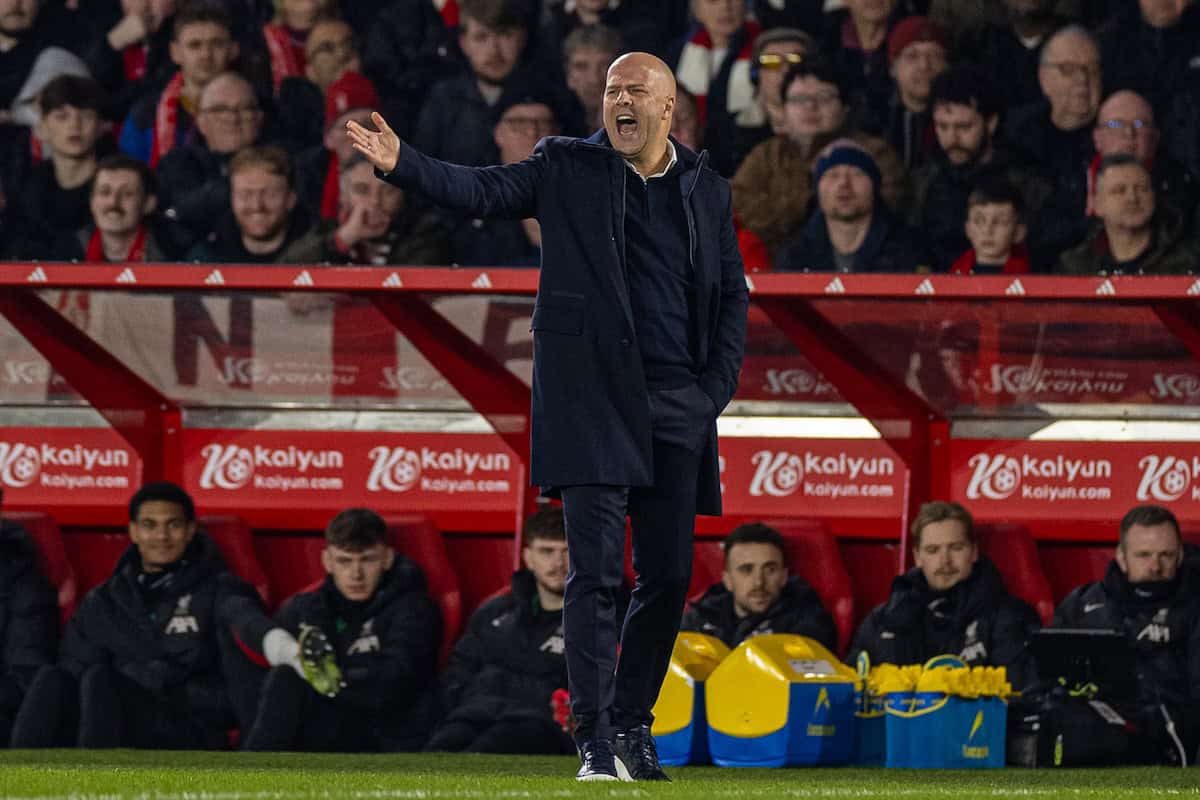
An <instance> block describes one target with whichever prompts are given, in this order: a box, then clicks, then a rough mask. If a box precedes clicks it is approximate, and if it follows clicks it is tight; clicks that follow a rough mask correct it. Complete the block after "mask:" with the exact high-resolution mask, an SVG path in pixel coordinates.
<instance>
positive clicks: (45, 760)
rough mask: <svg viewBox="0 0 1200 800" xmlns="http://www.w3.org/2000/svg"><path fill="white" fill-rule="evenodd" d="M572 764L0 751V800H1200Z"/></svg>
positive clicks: (970, 782) (1031, 776) (918, 775)
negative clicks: (621, 770) (652, 773)
mask: <svg viewBox="0 0 1200 800" xmlns="http://www.w3.org/2000/svg"><path fill="white" fill-rule="evenodd" d="M577 763H578V762H576V761H575V759H572V758H539V757H530V756H473V755H447V754H434V755H423V754H403V755H385V756H379V755H330V754H320V755H310V754H299V753H284V754H276V753H267V754H261V753H197V752H147V751H133V750H117V751H90V752H89V751H74V750H72V751H67V750H47V751H9V752H5V751H0V796H3V797H5V798H21V797H57V798H63V800H118V798H129V799H130V800H282V798H313V800H333V799H334V798H352V799H354V800H402V799H404V798H414V799H421V800H424V799H425V798H457V797H469V798H491V797H496V798H540V797H546V798H575V797H580V798H586V797H605V798H626V797H630V798H633V797H636V798H653V797H680V798H685V797H686V798H697V800H718V799H719V798H753V797H779V798H787V797H812V798H839V797H849V798H862V797H867V798H870V797H879V798H885V797H901V798H914V800H919V798H926V797H929V798H972V797H986V798H1007V797H1013V798H1028V797H1068V798H1085V797H1096V798H1125V797H1179V796H1186V797H1198V798H1200V770H1196V769H1167V768H1160V769H1153V768H1147V769H1093V770H1019V769H1005V770H992V771H973V772H968V771H960V772H949V771H932V770H930V771H916V770H883V769H859V768H844V769H785V770H753V769H736V770H735V769H717V768H714V767H688V768H681V769H669V770H668V772H669V773H670V774H671V776H672V777H673V778H674V779H675V782H674V783H671V784H665V785H662V784H642V783H639V784H633V783H621V784H615V783H596V784H579V783H576V782H575V780H574V778H573V775H574V771H575V768H576V766H577Z"/></svg>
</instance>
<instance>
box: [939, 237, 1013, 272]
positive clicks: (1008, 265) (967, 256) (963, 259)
mask: <svg viewBox="0 0 1200 800" xmlns="http://www.w3.org/2000/svg"><path fill="white" fill-rule="evenodd" d="M1030 271H1031V270H1030V268H1029V250H1028V249H1027V248H1026V247H1025V245H1024V244H1015V245H1013V249H1012V252H1011V253H1009V254H1008V260H1007V261H1005V262H1004V268H1003V269H1002V270H1001V271H1000V274H1002V275H1028V274H1029V273H1030ZM950 274H951V275H974V274H975V248H974V247H972V248H971V249H970V250H968V251H967V252H965V253H963V254H962V255H961V256H959V257H958V260H957V261H955V262H954V264H953V265H951V267H950Z"/></svg>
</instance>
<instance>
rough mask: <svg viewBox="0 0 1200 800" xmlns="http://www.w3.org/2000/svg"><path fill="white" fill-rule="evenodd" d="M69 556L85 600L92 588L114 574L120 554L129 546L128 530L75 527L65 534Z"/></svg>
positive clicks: (65, 543)
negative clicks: (81, 529) (118, 531)
mask: <svg viewBox="0 0 1200 800" xmlns="http://www.w3.org/2000/svg"><path fill="white" fill-rule="evenodd" d="M63 544H64V545H66V548H67V557H68V558H69V559H70V561H71V565H72V566H74V567H75V579H76V581H77V582H78V583H79V597H80V599H82V598H83V597H84V596H86V595H87V593H88V592H90V591H91V590H92V589H94V588H95V587H96V586H99V585H100V584H102V583H104V582H105V581H106V580H108V579H109V578H110V577H112V572H113V569H114V568H115V567H116V565H117V561H119V560H120V558H121V555H122V554H123V553H124V552H125V550H126V548H128V547H129V535H128V534H127V533H113V532H112V531H111V530H105V531H99V530H87V531H79V530H72V531H71V532H70V533H67V534H64V535H63Z"/></svg>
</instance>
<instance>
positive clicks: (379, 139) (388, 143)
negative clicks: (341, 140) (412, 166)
mask: <svg viewBox="0 0 1200 800" xmlns="http://www.w3.org/2000/svg"><path fill="white" fill-rule="evenodd" d="M371 122H372V123H374V125H375V127H377V128H378V129H379V130H377V131H373V130H369V129H367V128H364V127H363V126H362V125H359V124H358V123H357V122H355V121H354V120H349V121H348V122H347V123H346V135H347V136H349V137H350V142H351V144H353V145H354V149H355V150H357V151H358V152H360V153H362V154H363V155H364V156H366V159H367V160H368V161H370V162H371V163H372V164H374V165H375V167H376V168H378V169H379V171H380V172H391V171H392V170H394V169H395V168H396V162H397V161H399V160H400V137H399V136H397V135H396V132H395V131H394V130H392V129H391V127H389V126H388V124H387V121H386V120H384V118H383V115H382V114H380V113H379V112H378V111H372V112H371Z"/></svg>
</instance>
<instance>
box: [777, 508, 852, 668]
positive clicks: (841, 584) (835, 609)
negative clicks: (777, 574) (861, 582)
mask: <svg viewBox="0 0 1200 800" xmlns="http://www.w3.org/2000/svg"><path fill="white" fill-rule="evenodd" d="M763 522H764V523H766V524H767V525H770V526H771V527H772V528H774V529H775V530H777V531H779V532H780V533H781V534H783V542H784V548H785V549H786V551H787V552H786V553H785V555H786V557H787V563H788V568H789V570H790V571H791V572H792V573H794V574H796V575H799V576H800V577H801V578H803V579H804V580H806V581H807V582H808V583H809V585H810V586H812V587H813V589H814V590H815V591H816V593H817V595H818V596H820V598H821V603H822V604H824V606H825V608H826V610H828V611H829V613H830V615H832V616H833V623H834V625H835V627H836V628H837V654H838V655H839V656H840V655H843V654H844V653H845V652H846V648H847V647H849V646H850V637H851V636H852V635H853V633H854V590H853V588H852V587H851V585H850V574H849V573H848V572H846V565H845V564H843V563H842V553H841V550H839V549H838V543H837V539H835V538H834V537H833V535H832V534H831V533H830V532H829V529H828V528H827V527H826V526H825V523H824V522H822V521H821V520H819V519H812V518H807V517H795V518H786V519H766V520H763Z"/></svg>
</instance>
